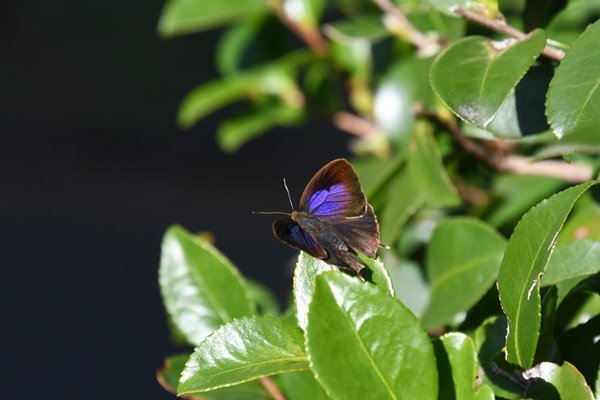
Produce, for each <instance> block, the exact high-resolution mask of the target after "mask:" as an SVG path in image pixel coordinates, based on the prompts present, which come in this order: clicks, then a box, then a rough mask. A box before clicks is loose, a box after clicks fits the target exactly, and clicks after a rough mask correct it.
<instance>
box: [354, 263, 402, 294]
mask: <svg viewBox="0 0 600 400" xmlns="http://www.w3.org/2000/svg"><path fill="white" fill-rule="evenodd" d="M358 258H359V259H360V261H361V262H362V263H363V264H364V265H365V266H366V267H367V268H368V269H369V271H365V270H362V271H361V275H362V276H363V277H364V278H365V279H366V280H367V281H369V282H372V283H374V284H375V285H377V287H378V288H381V290H383V291H384V292H387V293H389V295H390V296H392V297H395V296H396V291H395V290H394V283H393V282H392V277H391V275H390V272H389V271H388V270H387V268H386V267H385V264H384V263H383V261H381V258H376V259H372V258H370V257H367V256H366V255H364V254H360V253H359V254H358Z"/></svg>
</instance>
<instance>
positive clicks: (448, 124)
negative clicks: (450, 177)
mask: <svg viewBox="0 0 600 400" xmlns="http://www.w3.org/2000/svg"><path fill="white" fill-rule="evenodd" d="M415 114H416V115H417V116H420V117H425V118H427V119H429V120H430V121H432V122H434V123H435V124H437V125H438V126H440V127H441V128H443V129H445V130H447V131H448V132H450V134H451V135H452V136H453V137H454V139H455V140H456V142H457V143H458V144H459V145H460V146H461V147H462V148H463V149H464V150H465V151H466V152H467V153H469V154H471V155H473V156H474V157H475V158H477V159H478V160H480V161H481V162H483V163H485V164H486V165H487V166H488V167H489V168H490V169H493V170H495V171H498V172H510V173H514V174H518V175H535V176H548V177H552V178H557V179H561V180H563V181H565V182H569V183H581V182H585V181H587V180H590V179H592V175H593V169H592V167H591V166H589V165H587V164H582V163H577V162H572V163H566V162H564V161H559V160H544V161H533V160H532V159H531V158H529V157H524V156H519V155H507V154H504V153H499V152H492V151H490V150H489V149H487V148H486V147H485V146H483V145H481V144H480V143H478V142H476V141H474V140H471V139H469V138H467V137H466V136H465V134H464V133H463V131H462V129H461V128H460V126H459V125H458V124H457V123H456V122H455V121H449V120H445V119H442V118H440V116H439V115H437V114H436V113H433V112H430V111H427V110H424V109H422V108H421V109H418V110H417V111H416V112H415Z"/></svg>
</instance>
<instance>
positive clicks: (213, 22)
mask: <svg viewBox="0 0 600 400" xmlns="http://www.w3.org/2000/svg"><path fill="white" fill-rule="evenodd" d="M266 10H267V8H266V3H265V2H264V1H261V0H219V1H206V0H169V1H168V2H167V4H166V5H165V7H164V9H163V11H162V15H161V16H160V21H159V22H158V31H159V32H160V34H161V35H162V36H164V37H173V36H176V35H182V34H186V33H191V32H199V31H203V30H207V29H212V28H216V27H219V26H222V25H226V24H229V23H231V22H234V21H236V20H238V19H242V18H244V17H248V16H249V15H252V14H258V13H262V12H266Z"/></svg>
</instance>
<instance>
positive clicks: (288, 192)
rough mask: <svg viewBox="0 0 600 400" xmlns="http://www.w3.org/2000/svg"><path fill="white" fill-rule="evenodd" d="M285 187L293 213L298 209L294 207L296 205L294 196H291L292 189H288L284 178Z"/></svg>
mask: <svg viewBox="0 0 600 400" xmlns="http://www.w3.org/2000/svg"><path fill="white" fill-rule="evenodd" d="M283 187H284V188H285V191H286V192H287V195H288V200H289V201H290V207H292V211H294V210H295V209H296V208H295V207H294V203H292V196H291V195H290V189H288V186H287V183H286V182H285V178H283Z"/></svg>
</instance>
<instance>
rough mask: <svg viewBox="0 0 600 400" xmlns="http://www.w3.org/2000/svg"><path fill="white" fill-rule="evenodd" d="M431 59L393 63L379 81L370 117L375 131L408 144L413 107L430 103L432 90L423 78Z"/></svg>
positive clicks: (412, 121) (425, 76)
mask: <svg viewBox="0 0 600 400" xmlns="http://www.w3.org/2000/svg"><path fill="white" fill-rule="evenodd" d="M432 60H433V59H432V58H426V59H414V58H410V59H408V60H407V59H402V60H400V61H399V62H396V63H394V64H393V65H392V66H391V67H390V68H389V70H388V71H386V72H385V74H384V75H383V77H382V80H381V81H380V82H379V85H378V87H377V90H376V92H375V99H374V101H375V102H374V109H373V117H374V120H375V123H376V124H377V128H378V129H380V130H381V131H382V132H384V133H385V134H386V135H388V136H389V137H390V138H392V139H393V140H395V141H396V142H399V143H401V144H405V143H407V142H408V139H409V137H410V133H411V132H412V130H413V128H414V126H415V116H414V111H413V106H414V104H415V103H416V102H422V103H424V104H425V105H432V103H433V91H432V90H431V86H430V85H429V82H428V79H427V76H428V74H429V68H430V66H431V63H432Z"/></svg>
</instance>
